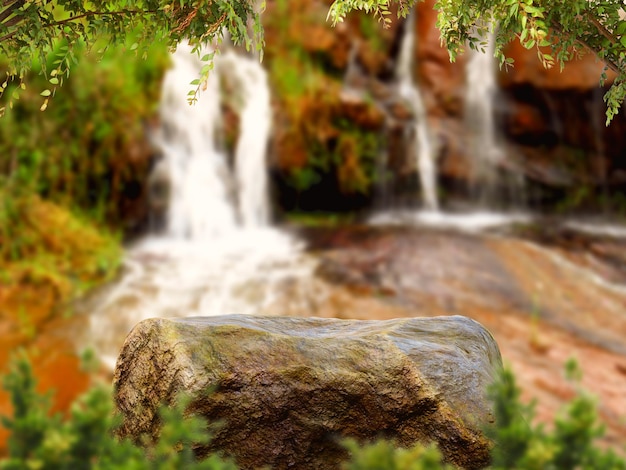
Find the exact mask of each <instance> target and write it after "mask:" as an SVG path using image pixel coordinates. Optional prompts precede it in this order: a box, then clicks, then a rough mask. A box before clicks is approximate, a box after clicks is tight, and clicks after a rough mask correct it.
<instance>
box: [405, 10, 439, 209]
mask: <svg viewBox="0 0 626 470" xmlns="http://www.w3.org/2000/svg"><path fill="white" fill-rule="evenodd" d="M414 24H415V10H413V12H412V13H411V14H410V15H409V16H408V17H407V19H406V21H405V23H404V35H403V37H402V44H401V46H400V55H399V58H398V65H397V68H396V78H397V80H398V90H399V93H400V96H402V97H403V98H404V99H405V100H406V102H407V103H408V104H409V106H410V107H411V111H413V115H414V121H415V124H414V132H415V139H416V145H415V158H416V161H417V168H418V170H419V177H420V183H421V187H422V198H423V204H424V208H425V209H427V210H431V211H437V210H438V209H439V201H438V198H437V174H436V168H435V157H436V155H435V149H434V146H433V143H432V138H431V136H430V131H429V129H428V121H427V116H426V108H425V107H424V102H423V100H422V96H421V94H420V91H419V88H418V86H417V83H416V82H415V80H413V73H412V67H413V56H414V51H415V28H414Z"/></svg>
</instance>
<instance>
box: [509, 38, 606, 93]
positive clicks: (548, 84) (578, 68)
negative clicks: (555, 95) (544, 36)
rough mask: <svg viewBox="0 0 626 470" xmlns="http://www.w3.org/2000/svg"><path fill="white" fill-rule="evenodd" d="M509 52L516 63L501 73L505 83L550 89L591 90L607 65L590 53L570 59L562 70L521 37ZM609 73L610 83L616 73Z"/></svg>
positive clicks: (510, 46) (511, 45)
mask: <svg viewBox="0 0 626 470" xmlns="http://www.w3.org/2000/svg"><path fill="white" fill-rule="evenodd" d="M505 53H506V55H507V56H509V57H512V58H513V59H514V60H515V63H514V65H513V67H512V68H510V69H509V70H507V71H503V72H502V73H501V74H500V77H499V78H500V84H501V86H503V87H509V86H512V85H520V84H529V85H533V86H535V87H537V88H545V89H547V90H571V89H574V90H589V89H592V88H596V87H598V84H599V82H600V75H601V74H602V70H603V69H604V65H603V63H602V62H600V61H599V60H598V59H597V58H596V57H595V56H593V55H592V54H589V53H587V54H584V55H582V56H581V57H580V58H578V59H575V60H572V61H571V62H568V63H567V64H566V65H565V68H564V69H563V71H562V72H561V70H560V68H559V67H558V66H555V67H552V68H550V69H546V68H545V67H543V65H542V64H541V62H540V61H539V59H538V58H537V52H536V49H531V50H527V49H524V47H522V45H521V44H520V43H519V42H518V41H515V42H513V43H511V44H510V45H509V46H508V47H507V49H506V51H505ZM607 75H608V78H609V80H608V82H609V83H610V81H611V79H612V78H614V77H615V74H614V73H612V72H610V73H608V74H607Z"/></svg>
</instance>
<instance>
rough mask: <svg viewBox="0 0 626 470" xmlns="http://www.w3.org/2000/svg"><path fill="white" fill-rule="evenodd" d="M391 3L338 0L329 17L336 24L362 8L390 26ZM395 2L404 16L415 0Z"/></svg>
mask: <svg viewBox="0 0 626 470" xmlns="http://www.w3.org/2000/svg"><path fill="white" fill-rule="evenodd" d="M391 3H392V2H390V1H389V0H336V1H335V2H333V4H332V5H331V6H330V9H329V10H328V18H329V19H331V20H332V23H333V25H335V24H337V23H339V22H342V21H344V20H345V18H346V16H347V14H348V13H350V12H351V11H352V10H360V11H364V12H366V13H371V14H373V15H374V16H375V17H376V18H378V19H379V20H380V22H381V23H383V25H385V26H388V25H389V24H390V23H391V18H390V16H391V11H390V10H389V7H390V4H391ZM394 3H397V5H398V16H400V17H403V18H404V17H406V16H407V15H408V14H409V11H410V9H411V7H412V6H413V4H414V3H415V0H396V1H395V2H394Z"/></svg>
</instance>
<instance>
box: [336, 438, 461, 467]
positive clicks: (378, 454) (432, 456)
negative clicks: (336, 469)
mask: <svg viewBox="0 0 626 470" xmlns="http://www.w3.org/2000/svg"><path fill="white" fill-rule="evenodd" d="M345 444H346V447H347V448H348V450H349V451H350V455H351V459H350V461H349V462H346V463H345V464H344V465H343V467H342V468H343V469H344V470H452V469H453V468H454V467H452V466H450V465H446V464H445V463H444V462H443V460H442V456H441V453H440V452H439V450H438V449H437V447H436V446H434V445H430V446H423V445H421V444H417V445H415V446H413V447H411V448H409V449H403V448H399V447H398V446H397V445H394V444H393V443H392V442H389V441H384V440H381V441H378V442H376V443H374V444H370V445H367V446H365V447H361V446H359V444H358V443H357V442H355V441H352V440H349V441H347V442H346V443H345Z"/></svg>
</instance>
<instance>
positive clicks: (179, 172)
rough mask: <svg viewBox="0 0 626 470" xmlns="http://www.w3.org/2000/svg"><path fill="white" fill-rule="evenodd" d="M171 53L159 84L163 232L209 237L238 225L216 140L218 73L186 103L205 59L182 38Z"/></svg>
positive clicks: (228, 181) (225, 170)
mask: <svg viewBox="0 0 626 470" xmlns="http://www.w3.org/2000/svg"><path fill="white" fill-rule="evenodd" d="M172 59H173V67H172V68H171V69H170V70H169V71H168V73H167V74H166V75H165V78H164V81H163V85H162V97H161V113H160V115H161V133H160V136H159V137H158V138H157V141H158V145H159V146H160V147H161V150H162V152H163V159H162V161H161V162H159V165H162V166H163V167H164V171H163V170H161V171H162V172H164V173H166V174H168V175H169V180H170V181H169V183H170V191H169V196H170V197H169V208H168V211H167V232H168V234H169V235H170V236H172V237H175V238H190V239H194V240H199V239H211V238H213V237H215V236H218V235H220V234H223V233H225V232H228V231H231V230H233V229H234V228H235V226H236V213H235V211H233V204H232V201H230V200H229V193H230V191H229V187H230V186H232V182H231V181H230V180H231V177H230V174H229V170H228V166H227V162H226V156H225V155H224V154H223V153H222V152H220V151H219V150H218V149H217V146H216V136H215V134H216V129H217V125H218V124H219V118H220V100H219V77H218V76H217V74H210V76H209V79H208V81H207V84H206V90H204V92H203V93H200V94H199V96H198V101H197V102H196V103H195V104H194V105H193V106H190V105H189V104H188V103H187V98H188V96H187V94H188V92H189V90H190V88H191V85H189V83H190V82H191V81H192V80H193V79H194V78H197V77H199V76H200V70H201V68H202V66H203V64H202V62H201V61H200V59H199V57H197V55H196V54H192V53H191V48H190V47H189V46H184V45H182V44H181V46H179V48H178V50H177V51H176V53H175V54H173V56H172ZM260 177H262V175H260Z"/></svg>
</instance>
